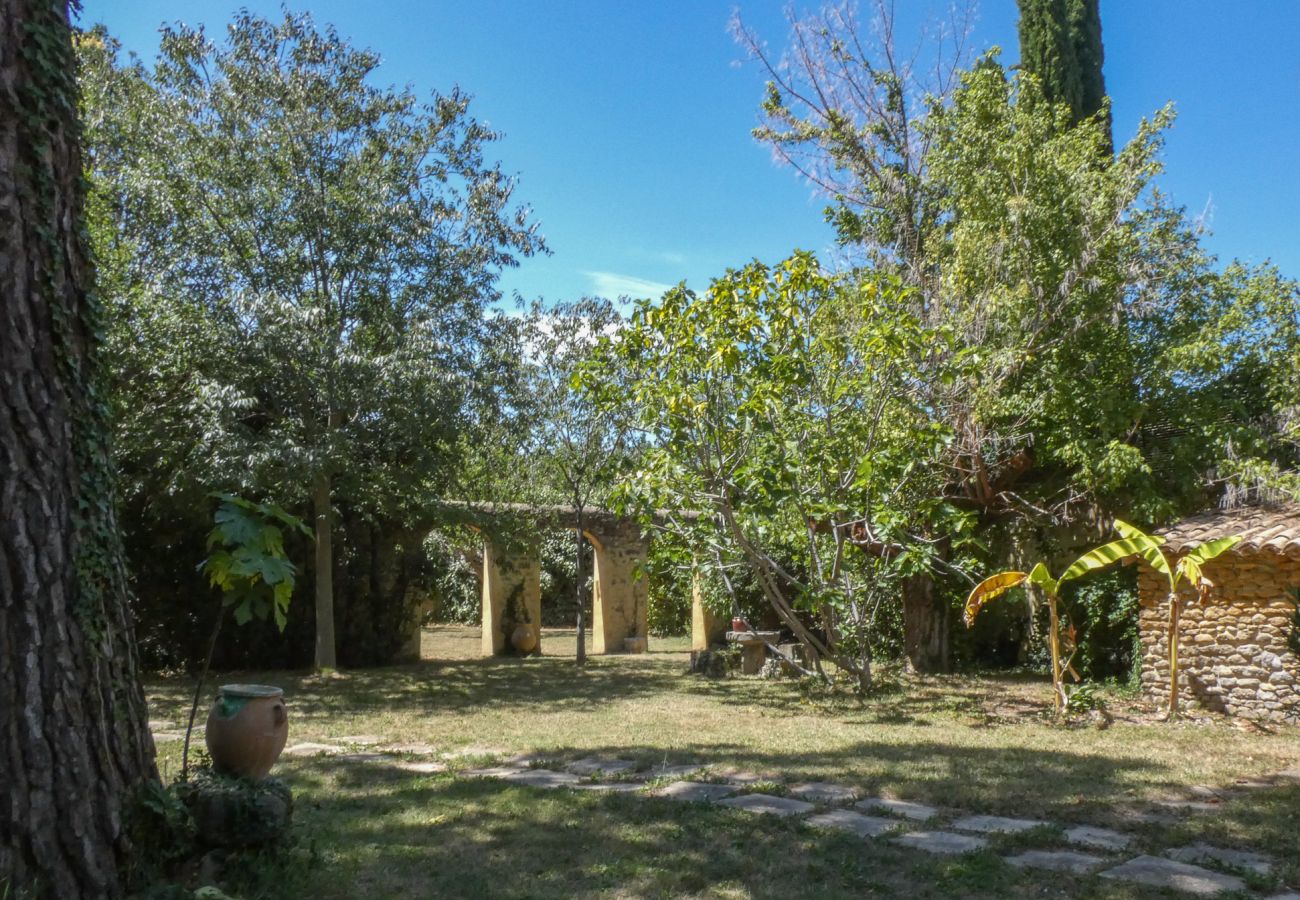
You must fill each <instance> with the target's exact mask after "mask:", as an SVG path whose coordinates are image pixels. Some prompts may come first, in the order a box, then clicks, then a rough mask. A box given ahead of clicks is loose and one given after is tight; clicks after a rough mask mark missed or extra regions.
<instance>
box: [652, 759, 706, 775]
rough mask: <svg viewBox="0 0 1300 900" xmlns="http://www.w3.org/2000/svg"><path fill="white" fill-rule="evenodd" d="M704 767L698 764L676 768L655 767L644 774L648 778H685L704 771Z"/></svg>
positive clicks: (687, 764)
mask: <svg viewBox="0 0 1300 900" xmlns="http://www.w3.org/2000/svg"><path fill="white" fill-rule="evenodd" d="M704 768H705V767H704V766H702V765H699V764H698V763H686V764H684V765H676V766H655V767H654V768H652V769H651V770H650V771H649V772H647V773H646V775H648V776H649V777H650V778H686V777H687V776H689V775H694V774H695V773H696V772H702V771H704Z"/></svg>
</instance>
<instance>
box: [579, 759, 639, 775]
mask: <svg viewBox="0 0 1300 900" xmlns="http://www.w3.org/2000/svg"><path fill="white" fill-rule="evenodd" d="M566 768H567V769H568V770H569V771H570V772H572V773H573V774H574V775H621V774H622V773H624V772H630V771H631V770H632V769H635V768H636V763H635V762H633V761H632V760H630V759H600V758H598V757H595V756H588V757H587V758H586V759H580V760H578V761H577V762H574V763H570V764H569V765H568V766H566Z"/></svg>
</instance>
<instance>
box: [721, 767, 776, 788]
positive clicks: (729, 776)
mask: <svg viewBox="0 0 1300 900" xmlns="http://www.w3.org/2000/svg"><path fill="white" fill-rule="evenodd" d="M710 774H718V775H722V778H723V780H725V782H727V783H728V784H737V786H740V787H748V786H750V784H758V783H759V782H779V780H781V779H780V778H775V776H772V775H761V774H759V773H757V771H735V770H732V771H720V773H710Z"/></svg>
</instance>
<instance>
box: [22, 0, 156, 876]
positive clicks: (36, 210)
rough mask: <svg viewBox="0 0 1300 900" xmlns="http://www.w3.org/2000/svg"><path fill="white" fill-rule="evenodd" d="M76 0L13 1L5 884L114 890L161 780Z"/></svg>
mask: <svg viewBox="0 0 1300 900" xmlns="http://www.w3.org/2000/svg"><path fill="white" fill-rule="evenodd" d="M74 71H75V69H74V63H73V57H72V47H71V41H70V31H69V27H68V16H67V9H66V8H65V7H64V6H63V5H62V4H60V3H52V2H45V3H40V2H36V0H0V786H2V788H0V793H2V795H3V802H2V803H0V894H4V895H6V896H14V895H17V896H29V895H31V896H37V897H58V898H78V897H94V898H101V897H117V896H120V895H121V894H122V893H123V885H122V881H121V878H120V876H119V869H120V867H121V865H122V863H123V862H124V859H125V856H126V854H127V853H128V851H129V849H130V848H129V845H128V841H127V838H126V835H125V830H124V824H123V819H124V816H123V812H124V806H125V804H126V803H127V802H128V801H129V798H130V795H131V794H132V793H133V792H134V791H135V790H136V789H137V788H138V787H139V786H140V785H141V783H143V782H145V781H146V780H149V779H156V778H157V772H156V770H155V768H154V763H153V757H154V748H153V741H152V739H151V738H150V736H149V731H148V727H147V724H146V722H147V720H146V716H145V704H144V695H143V693H142V691H141V689H140V683H139V680H138V677H137V673H136V660H135V645H134V637H133V634H132V631H131V622H130V612H129V609H128V599H127V592H126V577H125V572H124V569H123V564H122V549H121V539H120V537H119V535H118V531H117V522H116V518H115V515H114V507H113V485H112V479H111V467H110V463H109V456H108V450H107V422H106V415H105V406H104V396H103V394H102V389H101V387H100V379H99V377H98V369H97V355H98V338H97V336H96V335H97V333H98V329H99V322H98V304H97V303H96V302H95V298H94V294H93V291H92V289H91V285H92V280H93V279H92V268H91V265H90V261H89V258H88V255H87V249H86V239H85V234H84V232H83V220H82V196H81V192H82V181H81V178H82V175H81V171H82V164H81V153H80V148H79V141H78V128H77V122H76V109H77V101H76V83H75V80H74Z"/></svg>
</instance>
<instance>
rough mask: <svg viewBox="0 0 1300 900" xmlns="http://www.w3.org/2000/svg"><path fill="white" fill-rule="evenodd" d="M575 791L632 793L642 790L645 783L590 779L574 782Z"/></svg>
mask: <svg viewBox="0 0 1300 900" xmlns="http://www.w3.org/2000/svg"><path fill="white" fill-rule="evenodd" d="M573 789H574V790H575V791H599V792H601V793H605V794H634V793H636V792H637V791H640V790H644V789H645V784H644V783H643V782H640V781H591V782H585V783H583V784H575V785H574V786H573Z"/></svg>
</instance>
